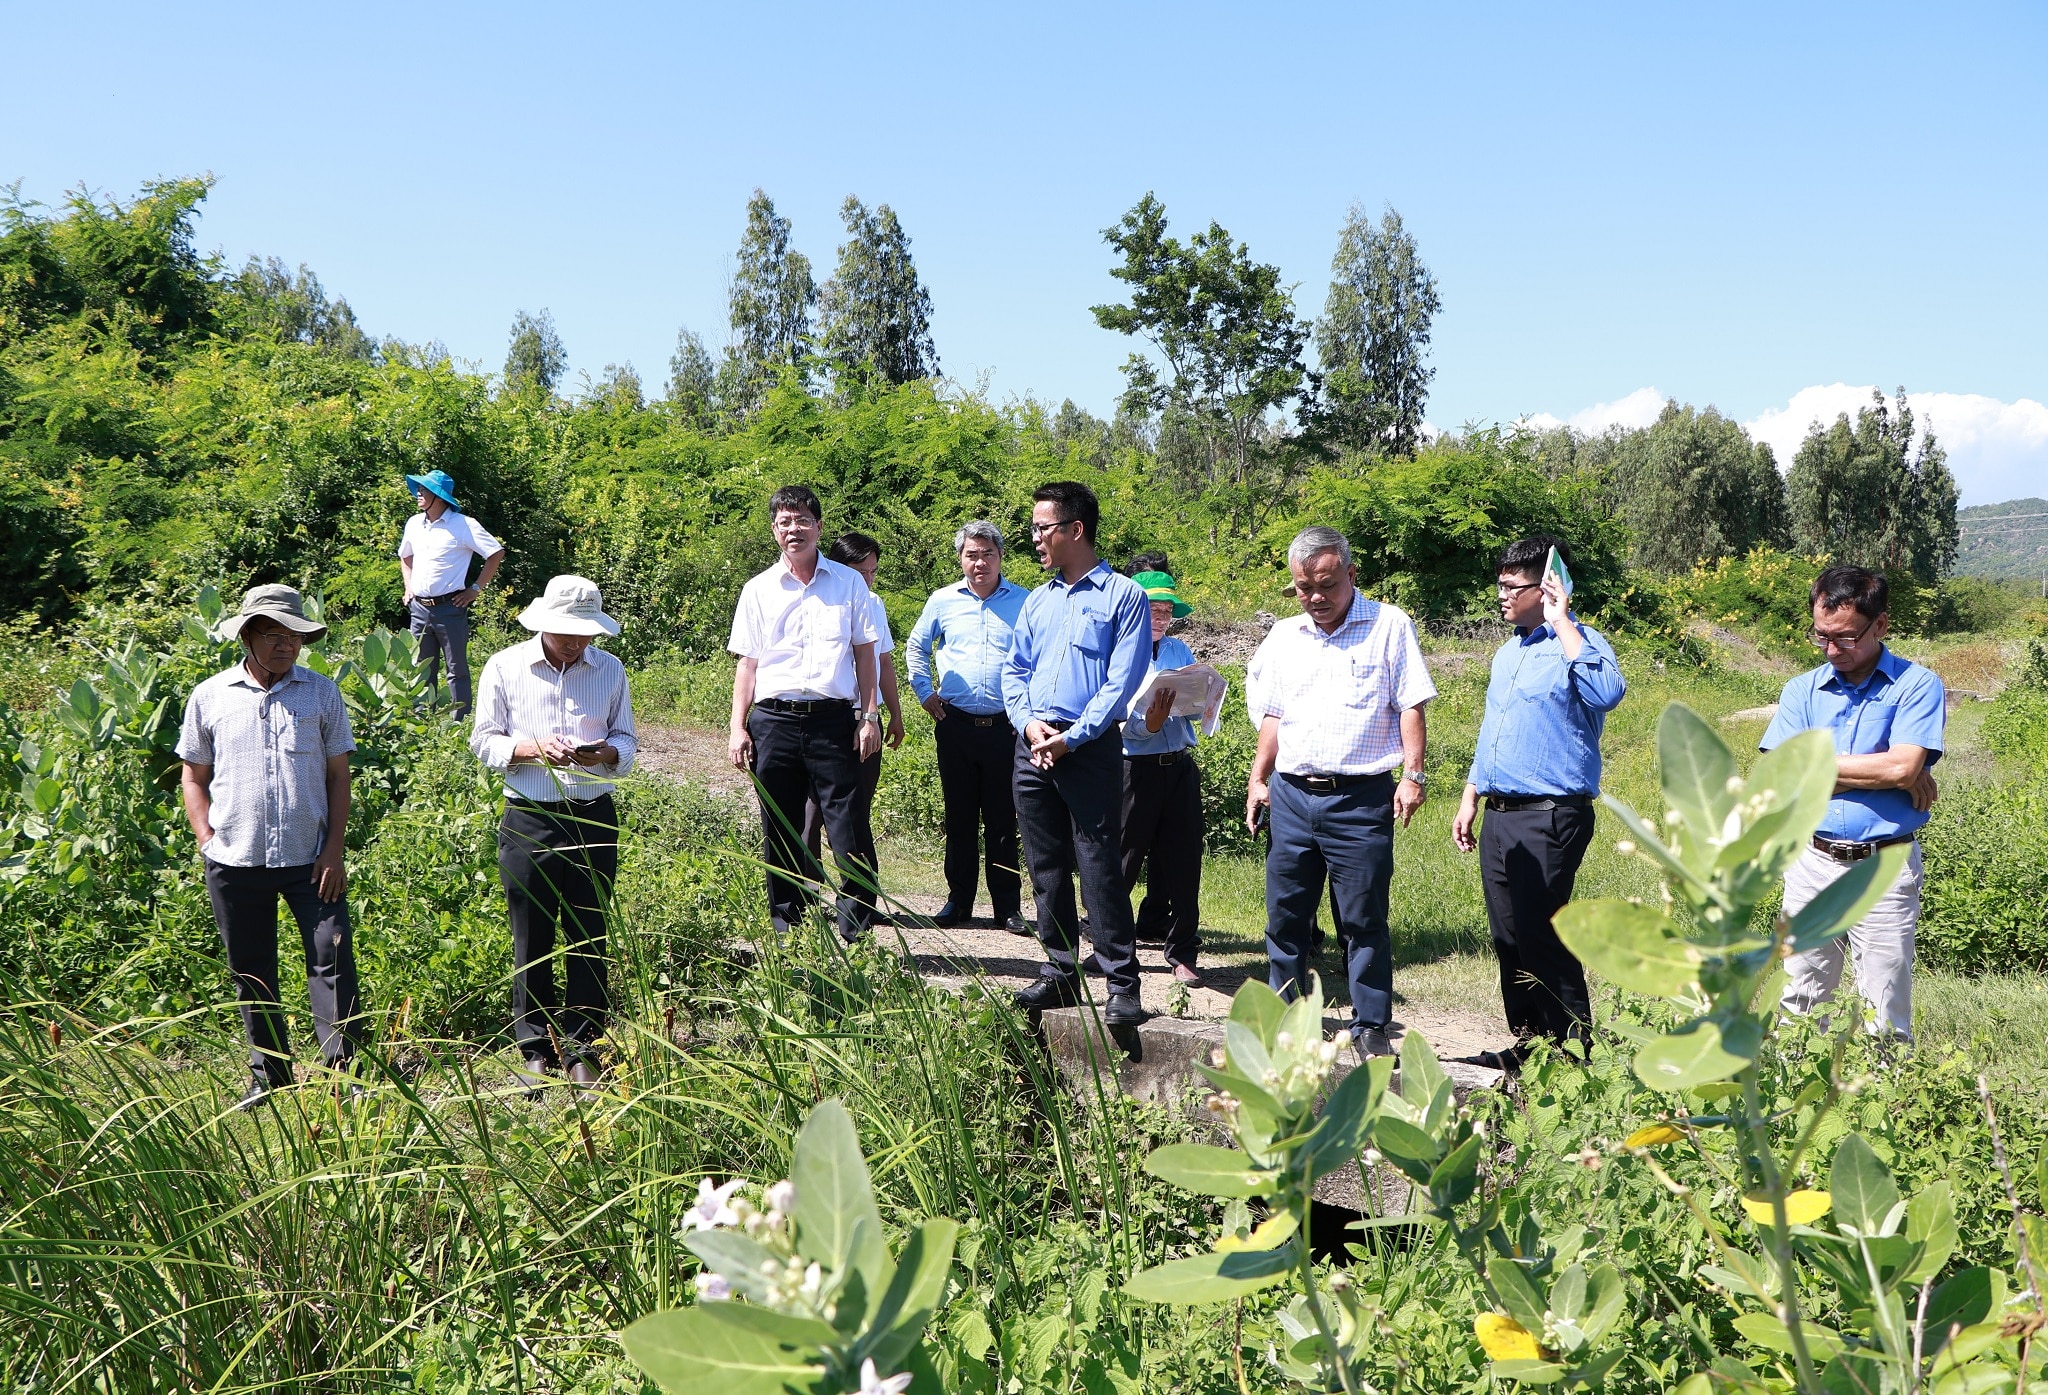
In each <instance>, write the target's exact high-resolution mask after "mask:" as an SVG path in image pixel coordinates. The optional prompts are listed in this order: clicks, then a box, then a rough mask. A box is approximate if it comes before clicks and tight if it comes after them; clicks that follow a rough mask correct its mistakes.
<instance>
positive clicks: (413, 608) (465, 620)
mask: <svg viewBox="0 0 2048 1395" xmlns="http://www.w3.org/2000/svg"><path fill="white" fill-rule="evenodd" d="M405 482H406V485H407V487H409V488H410V489H411V490H412V497H413V499H414V501H415V502H417V503H418V504H419V512H418V513H416V514H414V515H413V516H412V517H411V518H408V519H407V520H406V521H405V536H404V537H402V538H400V539H399V542H398V569H399V571H400V572H402V573H404V575H405V603H406V608H407V609H408V610H409V611H410V612H411V613H412V635H413V638H414V639H416V640H418V641H419V647H420V650H419V652H420V662H421V663H423V664H425V665H426V666H427V681H428V682H429V683H432V682H434V680H435V673H436V670H437V668H438V667H439V665H440V662H441V660H442V659H443V658H444V657H445V658H446V660H447V662H448V696H449V699H450V700H451V702H452V703H453V705H454V715H455V716H456V717H457V718H458V719H460V718H462V717H466V716H468V715H469V608H470V607H471V606H472V605H474V604H476V600H477V597H479V596H481V595H483V593H484V588H485V587H486V586H489V585H490V584H491V578H493V577H495V576H496V575H497V574H498V568H499V567H501V566H503V565H504V562H505V545H504V544H503V543H501V542H499V541H498V540H497V539H496V538H494V537H492V536H491V535H490V532H489V530H487V529H486V528H485V527H484V526H483V524H481V523H478V522H477V521H476V520H475V519H473V518H471V517H470V516H469V515H468V514H466V513H464V512H462V510H461V509H460V508H459V507H458V506H457V505H456V503H455V481H454V480H452V479H450V478H448V476H447V474H446V473H445V472H443V471H440V470H434V471H431V472H429V473H427V474H424V475H407V476H406V477H405ZM472 557H481V558H483V559H484V567H483V570H482V571H481V572H479V573H477V578H476V584H475V585H474V586H472V585H471V584H470V582H469V559H470V558H472Z"/></svg>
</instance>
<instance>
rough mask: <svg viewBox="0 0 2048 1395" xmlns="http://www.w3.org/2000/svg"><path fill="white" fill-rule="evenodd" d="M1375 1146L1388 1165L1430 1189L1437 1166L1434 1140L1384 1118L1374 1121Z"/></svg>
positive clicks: (1394, 1120) (1402, 1122)
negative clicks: (1431, 1177) (1430, 1180)
mask: <svg viewBox="0 0 2048 1395" xmlns="http://www.w3.org/2000/svg"><path fill="white" fill-rule="evenodd" d="M1372 1142H1373V1146H1374V1147H1375V1148H1378V1149H1379V1150H1380V1152H1381V1153H1382V1154H1384V1155H1385V1157H1386V1159H1387V1161H1388V1162H1390V1163H1392V1164H1393V1165H1394V1166H1395V1167H1398V1168H1400V1169H1401V1171H1402V1172H1404V1173H1406V1174H1407V1175H1408V1176H1409V1177H1410V1178H1412V1179H1414V1180H1415V1181H1417V1182H1420V1183H1422V1184H1423V1185H1424V1186H1428V1185H1429V1179H1430V1176H1431V1174H1433V1173H1434V1172H1435V1171H1436V1164H1437V1156H1438V1149H1437V1144H1436V1140H1435V1139H1433V1138H1431V1137H1430V1136H1429V1135H1428V1134H1426V1133H1424V1132H1423V1131H1422V1130H1421V1129H1418V1128H1416V1127H1415V1125H1413V1124H1411V1123H1408V1122H1406V1121H1405V1120H1401V1119H1396V1118H1395V1117H1394V1116H1393V1115H1391V1114H1382V1115H1380V1117H1379V1118H1378V1119H1376V1120H1374V1121H1373V1126H1372Z"/></svg>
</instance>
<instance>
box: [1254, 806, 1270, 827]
mask: <svg viewBox="0 0 2048 1395" xmlns="http://www.w3.org/2000/svg"><path fill="white" fill-rule="evenodd" d="M1272 812H1273V806H1272V805H1270V804H1261V805H1260V806H1259V807H1258V808H1256V809H1254V810H1253V811H1252V832H1254V833H1264V832H1265V831H1266V818H1267V816H1268V815H1270V814H1271V813H1272Z"/></svg>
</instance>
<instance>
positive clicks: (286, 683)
mask: <svg viewBox="0 0 2048 1395" xmlns="http://www.w3.org/2000/svg"><path fill="white" fill-rule="evenodd" d="M228 672H230V673H232V674H234V675H235V677H234V681H235V682H237V683H239V684H241V685H242V686H243V687H245V688H253V689H255V690H256V691H257V692H259V693H274V692H276V691H277V690H278V689H280V688H288V687H290V686H291V685H292V684H294V683H296V682H298V681H299V680H300V679H301V678H303V677H305V674H306V669H305V666H304V665H303V664H293V665H292V671H291V672H290V673H287V674H286V675H285V676H284V677H282V678H280V679H278V680H277V681H276V682H275V683H273V684H271V685H270V686H269V687H268V688H266V687H264V686H263V685H262V684H261V683H258V682H257V681H256V680H255V679H254V678H252V677H250V675H249V661H248V660H247V659H244V660H243V661H242V662H240V663H238V664H236V665H235V666H234V667H233V668H231V669H229V670H228Z"/></svg>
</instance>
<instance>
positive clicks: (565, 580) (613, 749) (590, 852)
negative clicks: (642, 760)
mask: <svg viewBox="0 0 2048 1395" xmlns="http://www.w3.org/2000/svg"><path fill="white" fill-rule="evenodd" d="M519 623H520V624H522V625H524V626H525V627H526V628H527V629H529V630H532V631H533V632H534V638H532V639H530V640H527V641H526V642H525V643H524V644H515V645H513V646H512V647H511V648H510V649H504V650H500V651H499V652H498V653H496V654H493V655H491V657H490V661H489V662H488V663H486V664H485V665H484V675H483V682H482V684H481V686H480V689H479V691H478V694H477V707H476V724H475V726H474V727H473V728H472V730H471V733H470V738H469V748H470V749H471V750H472V751H474V752H476V756H477V759H478V760H481V761H482V762H483V763H484V764H485V765H487V766H489V767H490V768H491V769H492V770H495V771H498V772H499V773H500V774H502V775H503V776H504V777H505V812H504V815H503V816H502V818H501V819H500V820H499V823H498V879H499V881H500V882H501V883H502V884H503V886H504V888H505V909H506V913H507V916H508V918H509V919H510V920H511V922H512V1036H513V1040H514V1041H515V1042H516V1043H517V1045H518V1048H519V1053H520V1055H521V1056H522V1057H523V1058H524V1060H525V1065H526V1074H527V1077H528V1082H529V1088H532V1087H533V1086H537V1085H538V1084H539V1081H540V1077H541V1076H543V1075H545V1074H546V1073H547V1072H548V1071H551V1070H555V1069H558V1068H563V1067H566V1068H567V1071H568V1075H569V1079H571V1080H572V1081H574V1082H576V1083H577V1084H578V1085H590V1084H594V1083H596V1081H597V1078H598V1069H597V1062H596V1059H595V1051H596V1042H597V1039H598V1038H599V1037H600V1036H602V1035H603V1034H604V1028H605V1017H606V1013H607V1011H608V1009H609V1005H610V994H609V993H608V991H607V988H606V982H605V980H606V965H605V915H606V905H607V902H609V901H610V899H611V890H612V882H613V881H614V880H615V879H616V878H617V876H618V872H619V813H618V808H617V806H616V805H615V804H614V803H613V800H612V788H613V782H614V781H616V780H617V779H618V777H619V776H621V775H623V774H625V773H626V771H627V770H629V769H631V768H632V765H633V757H634V755H635V754H637V753H638V751H639V749H640V743H639V741H638V740H637V739H636V737H635V736H634V731H633V699H632V694H631V693H630V692H629V691H628V689H627V684H626V669H625V666H624V665H623V664H621V663H620V662H619V661H618V659H617V658H615V657H613V656H612V655H610V654H607V653H605V652H604V650H602V649H599V648H596V647H595V646H593V645H592V644H591V640H592V639H594V638H596V637H597V636H598V635H616V634H617V633H618V632H619V622H618V621H616V620H614V619H612V617H611V616H609V615H607V614H605V613H604V604H603V598H602V597H601V596H600V595H599V594H598V589H597V585H596V583H594V582H591V581H587V580H585V579H584V578H582V577H580V576H558V577H554V578H552V579H551V580H549V582H548V585H547V591H546V593H545V594H544V595H542V596H541V598H540V599H539V600H537V601H535V602H534V603H533V604H532V605H530V606H528V607H527V608H526V609H525V610H524V611H522V612H520V615H519ZM558 938H559V940H560V941H561V944H562V947H563V950H564V951H565V952H564V956H563V958H564V973H563V978H564V982H563V983H562V984H561V985H560V986H559V988H558V985H557V983H556V980H555V946H556V941H557V939H558Z"/></svg>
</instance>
